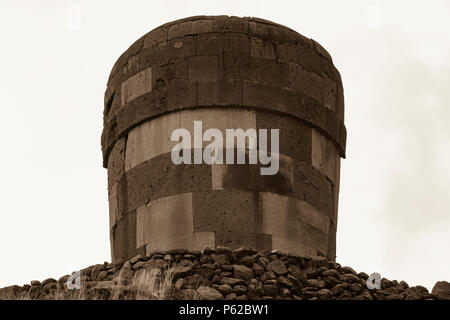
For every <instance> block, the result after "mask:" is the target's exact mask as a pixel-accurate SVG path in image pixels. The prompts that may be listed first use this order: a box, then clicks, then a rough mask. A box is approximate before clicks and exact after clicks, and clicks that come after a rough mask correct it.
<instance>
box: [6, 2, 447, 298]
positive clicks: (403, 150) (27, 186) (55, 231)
mask: <svg viewBox="0 0 450 320" xmlns="http://www.w3.org/2000/svg"><path fill="white" fill-rule="evenodd" d="M78 10H79V12H80V18H81V19H80V24H79V26H78V25H77V21H76V14H77V11H78ZM203 14H214V15H217V14H227V15H236V16H255V17H260V18H265V19H268V20H272V21H274V22H277V23H281V24H283V25H286V26H288V27H290V28H292V29H294V30H296V31H298V32H300V33H301V34H303V35H305V36H307V37H310V38H313V39H315V40H317V41H318V42H319V43H321V44H322V45H323V46H324V47H325V48H326V49H327V50H328V51H329V52H330V53H331V55H332V57H333V60H334V63H335V65H336V67H337V68H338V69H339V70H340V72H341V75H342V79H343V84H344V90H345V108H346V125H347V129H348V147H347V159H346V160H344V161H343V162H342V171H341V194H340V208H339V226H338V242H337V256H338V258H337V261H338V262H340V263H341V264H342V265H349V266H351V267H353V268H354V269H356V270H357V271H365V272H367V273H371V272H374V271H378V272H380V273H381V275H382V276H384V277H386V278H388V279H397V280H406V281H407V282H408V283H409V284H410V285H418V284H421V285H425V286H426V287H427V288H428V289H430V290H431V288H432V286H433V284H434V283H435V282H436V281H438V280H450V250H449V248H448V247H449V244H450V232H449V229H450V204H449V199H450V167H449V166H448V163H450V126H449V125H448V124H449V123H450V90H449V89H450V59H449V56H450V37H449V36H448V30H450V22H449V19H448V18H449V17H450V2H448V1H445V0H442V1H438V0H435V1H427V2H425V1H395V2H394V1H366V0H354V1H332V0H330V1H299V0H295V1H280V0H278V1H236V0H235V1H230V0H227V1H223V0H221V1H217V0H208V1H192V0H190V1H174V0H171V1H132V0H127V1H87V0H85V1H82V0H71V1H61V0H53V1H51V0H46V1H24V0H22V1H17V0H2V1H1V3H0V41H1V46H0V70H1V77H0V111H1V116H0V135H1V139H0V148H1V150H2V151H1V154H0V168H2V170H3V171H2V173H1V179H0V205H1V207H0V219H1V220H0V256H1V258H0V287H3V286H7V285H12V284H19V285H22V284H24V283H28V282H29V281H30V280H33V279H39V280H43V279H45V278H48V277H54V278H58V277H60V276H62V275H64V274H67V273H70V272H72V271H75V270H78V269H80V268H82V267H86V266H89V265H92V264H96V263H102V262H103V261H110V248H109V231H108V229H109V218H108V203H107V182H106V180H107V178H106V170H105V169H104V168H103V167H102V158H101V151H100V135H101V130H102V111H103V94H104V90H105V86H106V81H107V78H108V74H109V71H110V70H111V68H112V66H113V64H114V62H115V61H116V59H117V58H118V57H119V56H120V54H121V53H122V52H123V51H124V50H126V49H127V48H128V46H129V45H131V44H132V43H133V42H134V41H135V40H136V39H138V38H139V37H140V36H142V35H143V34H145V33H147V32H148V31H150V30H152V29H153V28H155V27H157V26H159V25H161V24H163V23H165V22H168V21H171V20H174V19H178V18H183V17H187V16H192V15H203Z"/></svg>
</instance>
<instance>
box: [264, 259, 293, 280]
mask: <svg viewBox="0 0 450 320" xmlns="http://www.w3.org/2000/svg"><path fill="white" fill-rule="evenodd" d="M267 270H268V271H273V272H274V273H275V274H277V275H279V276H283V275H285V274H286V273H287V272H288V270H287V268H286V265H285V264H284V262H283V261H281V260H279V259H276V260H274V261H272V262H271V263H269V264H268V265H267Z"/></svg>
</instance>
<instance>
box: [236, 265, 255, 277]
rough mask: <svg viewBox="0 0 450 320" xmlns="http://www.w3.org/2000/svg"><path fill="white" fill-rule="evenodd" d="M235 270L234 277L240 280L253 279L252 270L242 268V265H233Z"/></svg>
mask: <svg viewBox="0 0 450 320" xmlns="http://www.w3.org/2000/svg"><path fill="white" fill-rule="evenodd" d="M233 270H234V277H235V278H240V279H244V280H250V279H251V278H253V271H252V269H250V268H248V267H246V266H242V265H233Z"/></svg>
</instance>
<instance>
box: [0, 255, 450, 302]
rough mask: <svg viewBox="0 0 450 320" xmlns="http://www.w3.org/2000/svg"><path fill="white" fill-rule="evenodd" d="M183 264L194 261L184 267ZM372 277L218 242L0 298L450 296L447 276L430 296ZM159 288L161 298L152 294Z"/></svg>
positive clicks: (10, 291) (6, 292) (5, 291)
mask: <svg viewBox="0 0 450 320" xmlns="http://www.w3.org/2000/svg"><path fill="white" fill-rule="evenodd" d="M237 257H239V258H237ZM132 261H134V263H132ZM168 261H170V264H169V263H168ZM182 261H185V262H184V263H189V265H188V266H184V265H183V263H181V262H182ZM330 266H331V267H332V268H330ZM147 275H151V279H148V281H150V282H151V283H152V285H154V286H155V287H154V289H153V291H152V292H153V293H152V294H153V295H152V294H150V293H147V294H145V293H143V292H141V291H142V289H139V288H141V287H143V288H145V287H146V285H145V283H142V279H144V278H145V277H146V276H147ZM367 277H368V276H367V274H365V273H363V272H360V273H357V272H356V271H355V270H353V269H351V268H349V267H342V268H341V267H340V265H339V264H337V263H335V262H333V261H326V260H324V259H323V258H319V259H310V258H307V257H296V256H293V255H287V254H283V253H281V252H278V251H273V252H267V251H266V252H264V251H262V252H259V253H256V251H255V250H252V249H247V248H240V249H236V250H231V249H229V248H225V247H223V248H221V247H219V248H217V249H216V250H213V249H208V250H206V253H205V252H203V253H196V252H192V251H186V250H181V249H180V250H179V251H177V252H172V251H171V252H169V251H167V252H161V251H159V252H156V253H155V254H154V255H153V256H151V258H150V260H146V258H142V257H141V258H139V259H138V258H133V259H131V260H129V261H123V262H122V264H115V265H113V264H108V263H104V264H99V265H93V266H90V267H88V268H85V269H83V270H82V277H81V280H82V281H81V285H82V290H68V289H67V286H66V281H67V279H68V278H69V275H65V276H63V277H61V278H60V279H59V280H55V279H51V278H50V279H46V280H44V281H42V282H40V281H37V280H33V281H31V283H30V285H28V284H26V285H24V286H22V287H19V286H11V287H7V288H2V289H0V298H1V299H8V298H11V297H12V296H17V297H21V298H26V299H55V298H56V297H60V298H61V297H65V298H67V299H77V297H78V298H79V294H80V293H81V292H83V299H137V298H139V297H144V298H152V299H155V298H166V299H187V300H189V299H214V300H215V299H227V300H243V299H252V300H253V299H258V300H268V299H294V300H327V299H333V300H349V299H354V300H424V299H450V284H449V283H448V282H445V281H442V282H438V283H436V285H435V287H434V288H433V291H432V293H429V292H428V290H427V289H426V288H425V287H422V286H415V287H409V286H408V284H407V283H406V282H404V281H400V282H397V281H395V280H388V279H383V280H382V289H373V290H369V289H368V288H367V286H366V280H367ZM167 280H170V281H172V282H171V283H167ZM137 281H140V282H137ZM150 282H149V284H150ZM160 285H162V286H163V287H165V289H164V292H162V291H160V290H159V289H158V288H160V287H159V286H160ZM139 290H141V291H139ZM160 292H162V293H160ZM156 293H158V294H161V296H154V294H156Z"/></svg>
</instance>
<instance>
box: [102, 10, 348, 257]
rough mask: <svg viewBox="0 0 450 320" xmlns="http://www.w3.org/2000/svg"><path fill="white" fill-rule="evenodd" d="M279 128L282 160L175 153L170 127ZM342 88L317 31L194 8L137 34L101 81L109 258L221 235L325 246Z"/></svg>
mask: <svg viewBox="0 0 450 320" xmlns="http://www.w3.org/2000/svg"><path fill="white" fill-rule="evenodd" d="M194 120H202V121H203V130H206V129H208V128H218V129H221V130H223V132H224V130H225V129H226V128H242V129H248V128H255V129H259V128H264V129H272V128H274V129H279V130H280V170H279V172H278V174H276V175H273V176H262V175H260V172H259V165H249V164H246V165H237V164H236V165H206V164H191V165H186V164H182V165H175V164H174V163H173V162H172V161H171V158H170V152H171V149H172V147H173V146H174V145H175V144H176V142H171V141H170V135H171V133H172V131H173V130H174V129H177V128H186V129H188V130H189V131H190V132H193V121H194ZM343 121H344V99H343V88H342V83H341V79H340V75H339V72H338V71H337V69H336V68H335V67H334V66H333V63H332V60H331V57H330V55H329V54H328V53H327V51H326V50H325V49H324V48H322V47H321V46H320V45H319V44H318V43H317V42H315V41H314V40H311V39H307V38H305V37H303V36H302V35H300V34H298V33H296V32H295V31H292V30H290V29H288V28H286V27H284V26H281V25H278V24H275V23H273V22H270V21H266V20H262V19H257V18H237V17H227V16H220V17H205V16H201V17H191V18H187V19H183V20H178V21H174V22H170V23H168V24H165V25H163V26H161V27H159V28H157V29H155V30H153V31H151V32H150V33H148V34H146V35H144V36H143V37H141V38H140V39H139V40H137V41H136V42H135V43H134V44H133V45H132V46H131V47H130V48H129V49H128V50H127V51H125V52H124V53H123V54H122V56H121V57H120V58H119V59H118V61H117V62H116V64H115V65H114V67H113V69H112V71H111V75H110V78H109V81H108V86H107V89H106V93H105V111H104V130H103V134H102V151H103V158H104V166H105V167H106V168H107V169H108V192H109V204H110V209H109V211H110V230H111V248H112V258H113V261H117V260H119V259H126V258H130V257H133V256H135V255H136V254H139V253H140V254H143V255H145V254H149V252H151V251H154V250H169V249H175V248H181V247H182V248H186V249H198V250H202V249H203V248H204V247H207V246H208V247H216V246H219V245H220V246H227V247H231V248H237V247H241V246H246V247H252V248H255V249H257V250H265V249H267V250H271V249H280V250H282V251H289V252H292V253H294V254H298V255H303V256H317V255H322V256H327V257H329V258H331V259H334V257H335V250H336V225H337V208H338V194H339V171H340V157H344V156H345V141H346V129H345V126H344V122H343Z"/></svg>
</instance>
